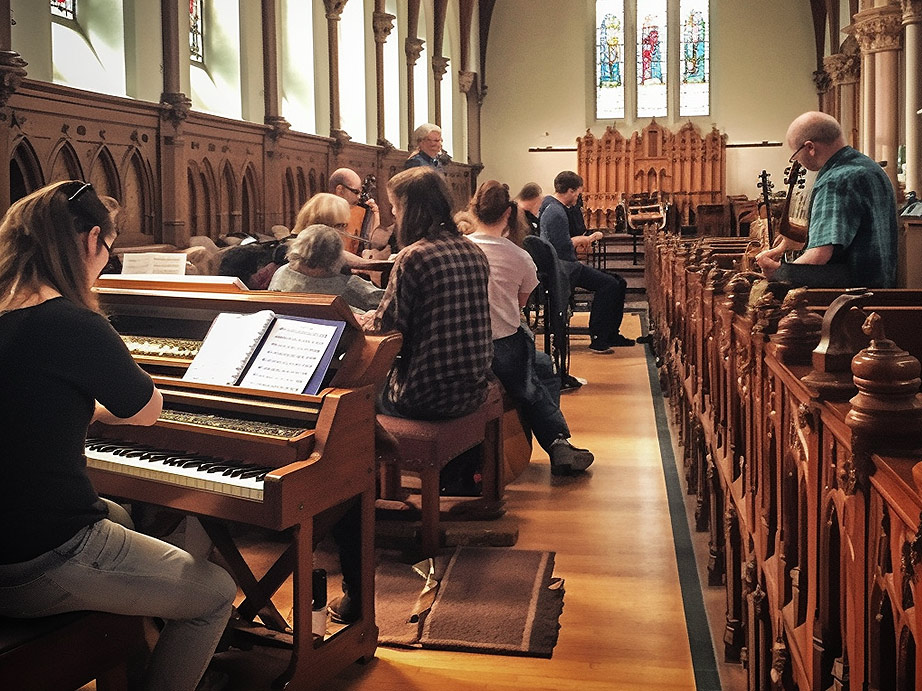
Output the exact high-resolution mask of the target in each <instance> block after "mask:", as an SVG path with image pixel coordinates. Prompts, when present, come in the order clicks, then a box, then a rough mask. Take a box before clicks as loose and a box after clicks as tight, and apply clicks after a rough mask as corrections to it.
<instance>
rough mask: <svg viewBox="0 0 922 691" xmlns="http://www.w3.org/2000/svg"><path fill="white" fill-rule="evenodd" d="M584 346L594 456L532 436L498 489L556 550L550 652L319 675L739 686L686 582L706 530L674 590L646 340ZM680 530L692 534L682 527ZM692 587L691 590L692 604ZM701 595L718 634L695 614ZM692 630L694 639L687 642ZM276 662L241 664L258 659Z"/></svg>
mask: <svg viewBox="0 0 922 691" xmlns="http://www.w3.org/2000/svg"><path fill="white" fill-rule="evenodd" d="M582 316H584V315H577V318H579V317H582ZM624 331H625V334H626V335H627V336H631V337H636V336H639V335H640V319H638V315H636V314H634V315H628V317H626V319H625V329H624ZM539 343H540V337H539ZM587 346H588V337H587V336H574V337H573V339H572V357H571V364H570V371H571V373H572V374H574V375H575V376H578V377H580V378H583V379H586V380H588V382H587V384H585V385H584V386H583V387H582V388H580V389H578V390H575V391H572V392H568V393H566V394H565V395H564V396H563V397H562V400H561V405H562V408H563V410H564V413H565V415H566V418H567V420H568V423H569V425H570V428H571V432H572V440H573V442H574V443H575V444H576V445H577V446H583V447H586V448H589V449H591V450H592V451H593V453H594V454H595V458H596V460H595V463H594V464H593V465H592V467H591V468H590V469H589V471H588V472H586V473H585V474H584V475H582V476H578V477H552V476H551V474H550V466H549V462H548V459H547V456H546V454H544V452H543V451H542V450H541V449H540V447H539V446H537V444H536V445H535V448H534V451H533V454H532V461H531V463H530V464H529V465H528V466H527V467H526V468H525V470H524V471H523V472H522V473H521V474H520V475H519V476H518V477H517V478H516V479H515V480H514V481H513V482H512V483H511V484H510V485H509V486H508V487H507V489H506V507H507V511H508V514H509V515H512V516H514V517H515V518H516V520H517V522H518V531H519V536H518V542H517V543H516V548H519V549H536V550H548V551H554V552H555V553H556V566H555V569H554V574H555V576H559V577H562V578H564V579H565V588H566V595H565V597H564V608H563V613H562V615H561V617H560V633H559V639H558V642H557V646H556V648H555V649H554V652H553V656H552V658H551V659H538V658H528V657H512V656H500V655H483V654H472V653H456V652H445V651H426V650H401V649H394V648H385V647H379V648H378V649H377V653H376V658H375V659H374V660H372V661H371V662H369V663H367V664H354V665H351V666H350V667H349V668H347V669H346V670H345V671H344V672H342V673H341V674H340V675H339V676H338V677H337V678H336V679H334V680H333V681H331V682H330V683H329V684H328V685H327V686H326V687H325V688H329V689H333V690H343V691H345V690H353V689H381V690H391V689H393V690H395V691H396V690H397V689H401V690H406V689H432V688H440V689H452V690H456V689H460V690H463V689H512V688H530V689H539V690H548V691H551V690H554V691H556V690H564V689H580V690H591V689H606V690H610V689H619V690H620V689H656V690H658V691H659V690H667V689H695V688H698V689H708V690H711V689H719V688H721V684H722V687H723V688H724V689H731V690H733V689H742V688H745V680H744V676H743V672H742V670H741V669H740V668H739V666H738V665H736V666H732V667H731V666H724V665H717V667H719V668H720V672H719V673H720V676H721V681H718V677H717V674H718V673H717V671H716V670H715V663H714V653H713V650H716V651H718V658H719V657H720V653H722V647H721V646H720V643H721V642H720V636H721V634H722V625H723V606H722V597H723V596H722V593H723V589H722V588H706V592H705V593H704V598H703V599H704V605H703V606H702V600H701V591H700V590H695V592H694V593H693V597H691V598H689V594H688V593H689V590H688V584H689V583H692V584H693V585H694V586H695V588H698V587H700V586H699V585H698V583H699V582H701V579H703V577H704V576H703V566H704V563H705V561H706V553H707V534H706V533H699V534H695V533H694V532H693V531H692V532H691V543H693V546H694V547H695V551H696V552H698V563H699V572H700V573H701V574H702V575H701V576H699V578H698V579H697V580H695V579H694V577H693V575H692V574H691V573H690V572H691V571H692V570H693V565H689V558H687V556H686V558H685V562H686V563H685V564H684V565H683V566H682V568H684V571H685V576H684V577H683V578H685V580H684V585H685V600H684V601H683V581H682V579H681V578H680V564H679V561H678V560H677V556H676V555H677V551H678V552H679V553H680V554H681V553H683V550H682V549H680V548H677V545H679V546H681V541H680V540H677V541H674V533H675V534H676V535H678V534H679V533H680V532H681V530H677V529H676V528H675V527H674V523H673V520H674V519H673V517H672V516H671V513H670V503H669V496H668V495H669V492H667V484H668V483H669V482H672V485H673V486H672V488H671V496H672V499H673V502H672V506H673V512H675V513H677V514H678V518H679V519H680V520H679V526H680V527H681V524H682V522H683V521H686V520H687V516H686V513H685V511H683V509H686V508H687V509H689V510H690V509H693V505H692V504H691V503H690V502H689V498H688V497H686V496H685V494H684V485H683V486H681V487H680V485H679V483H680V482H681V481H680V480H679V478H681V469H679V470H678V471H677V472H675V473H670V472H669V466H668V464H666V466H665V468H666V472H664V462H663V458H664V456H663V455H661V449H660V443H661V441H660V440H661V438H662V439H664V440H665V443H666V444H669V446H672V444H670V442H669V439H668V437H661V435H660V434H658V426H657V415H659V427H660V429H661V428H662V427H663V425H664V422H665V418H666V417H668V416H669V408H668V402H664V400H663V399H662V397H661V395H660V392H659V390H658V387H657V390H656V391H654V392H653V394H652V395H651V387H650V381H651V371H653V370H652V369H651V367H652V366H651V365H650V364H649V363H648V348H647V346H643V345H639V344H638V345H636V346H634V347H630V348H618V349H615V352H614V353H613V354H610V355H607V356H600V355H595V354H592V353H590V352H589V351H588V347H587ZM657 406H659V407H657ZM657 411H659V412H657ZM663 411H666V414H665V415H664V414H663ZM673 439H674V435H673ZM665 457H666V458H667V460H668V459H670V458H672V457H674V458H679V459H681V454H680V453H678V450H676V449H674V448H670V449H669V450H668V451H667V453H666V456H665ZM679 462H681V461H679ZM673 470H675V468H674V467H673ZM670 475H672V477H671V479H670ZM676 497H678V500H676ZM676 507H678V510H676ZM687 525H688V524H687V523H685V527H684V530H686V531H687V530H688V527H687ZM685 542H686V544H690V543H689V536H688V533H687V532H686V533H685ZM702 549H703V552H702ZM690 552H691V549H690V548H689V550H688V551H687V552H686V555H688V554H690ZM679 559H682V557H681V556H680V557H679ZM689 575H692V580H691V581H689V580H688V577H689ZM689 599H691V600H695V599H697V600H696V601H697V605H698V608H697V609H696V608H695V607H694V606H691V607H690V606H689V602H688V600H689ZM705 607H706V608H707V612H708V617H709V618H710V620H711V622H712V626H711V627H710V629H711V631H713V632H714V634H713V635H708V629H707V623H706V622H702V621H701V620H702V619H704V618H705V615H704V612H705ZM283 611H284V610H283ZM687 615H688V616H689V617H691V618H688V619H687ZM702 631H703V632H704V633H703V636H702V635H701V633H702ZM690 638H691V639H692V640H693V641H695V640H697V643H691V644H690V643H689V640H690ZM702 639H703V640H704V645H702ZM709 644H712V645H713V648H712V647H711V645H709ZM696 651H697V652H696ZM246 655H248V656H249V655H252V653H247V654H246ZM240 662H243V660H240ZM273 662H274V660H273V661H272V662H270V661H269V660H264V661H263V663H267V664H260V662H259V661H257V660H253V662H252V667H251V665H250V664H246V663H245V664H246V666H247V667H251V668H256V667H262V668H264V669H266V668H271V667H274V666H275V665H274V664H273ZM88 688H91V687H88ZM228 688H229V689H231V690H236V689H241V690H243V689H248V690H251V691H257V685H256V682H255V680H254V679H249V680H244V679H242V678H239V677H237V675H234V677H233V678H232V679H231V683H230V685H229V687H228ZM258 688H261V686H260V687H258ZM266 688H268V686H267V687H266Z"/></svg>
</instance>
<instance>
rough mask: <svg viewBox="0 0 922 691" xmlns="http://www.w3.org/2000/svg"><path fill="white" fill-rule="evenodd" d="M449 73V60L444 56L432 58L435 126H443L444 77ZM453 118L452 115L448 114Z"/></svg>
mask: <svg viewBox="0 0 922 691" xmlns="http://www.w3.org/2000/svg"><path fill="white" fill-rule="evenodd" d="M447 71H448V58H446V57H445V56H444V55H433V56H432V77H433V88H432V92H433V98H434V99H435V120H434V121H433V124H435V125H438V126H439V127H441V126H442V77H444V76H445V73H446V72H447ZM448 117H451V113H449V114H448Z"/></svg>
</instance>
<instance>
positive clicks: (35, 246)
mask: <svg viewBox="0 0 922 691" xmlns="http://www.w3.org/2000/svg"><path fill="white" fill-rule="evenodd" d="M95 226H99V237H100V238H106V237H108V236H109V235H112V234H113V233H114V226H113V222H112V216H111V214H110V212H109V210H108V209H107V208H106V206H105V205H104V204H103V202H102V201H100V199H99V197H98V196H97V194H96V192H95V191H94V190H93V187H92V186H91V185H89V184H88V183H84V182H80V181H78V180H68V181H66V182H56V183H53V184H51V185H47V186H45V187H42V188H41V189H39V190H36V191H35V192H33V193H32V194H30V195H28V196H26V197H23V198H22V199H20V200H18V201H17V202H15V203H14V204H13V205H12V206H11V207H10V208H9V210H8V211H7V212H6V215H5V216H4V217H3V221H2V222H0V302H5V301H6V300H8V299H10V298H11V297H12V296H14V295H15V294H16V293H18V292H20V291H35V290H38V289H39V287H40V286H41V285H48V286H51V287H52V288H54V289H55V290H57V291H58V292H59V293H60V294H61V295H63V296H64V297H65V298H67V299H68V300H70V301H71V302H73V303H75V304H78V305H82V306H83V307H86V308H88V309H91V310H94V311H99V302H98V301H97V299H96V296H95V295H94V294H93V292H92V291H91V290H90V276H88V275H87V261H86V260H87V250H86V249H85V245H84V243H83V241H82V235H83V233H89V232H90V231H91V230H92V229H93V228H94V227H95ZM102 251H104V248H103V247H100V246H97V252H102Z"/></svg>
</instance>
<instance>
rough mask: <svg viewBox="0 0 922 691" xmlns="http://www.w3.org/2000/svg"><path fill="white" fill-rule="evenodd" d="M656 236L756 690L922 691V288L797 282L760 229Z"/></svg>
mask: <svg viewBox="0 0 922 691" xmlns="http://www.w3.org/2000/svg"><path fill="white" fill-rule="evenodd" d="M645 242H646V246H645V250H646V256H647V267H646V270H647V274H648V275H647V282H646V285H647V286H648V287H649V290H650V294H649V299H650V315H651V322H652V328H653V330H654V343H655V350H656V353H657V358H658V364H659V365H660V366H661V369H660V372H661V383H662V386H663V388H664V391H666V392H667V394H668V396H669V400H670V403H671V407H672V412H673V415H674V418H673V419H674V422H675V425H676V428H677V430H678V434H679V443H680V444H681V446H682V448H683V452H682V453H683V463H684V469H685V481H686V488H687V492H688V493H689V494H693V495H695V497H696V506H697V510H696V524H697V525H696V528H697V530H699V531H706V532H707V533H708V534H709V562H708V568H707V571H708V585H709V586H712V587H720V588H723V589H724V590H725V593H726V622H725V630H724V636H723V651H722V653H723V657H724V658H725V660H726V661H730V662H739V663H741V664H742V665H743V666H744V668H745V669H746V673H747V678H748V688H749V689H786V690H789V689H800V690H802V691H803V690H806V689H815V690H818V691H819V690H825V689H897V690H900V689H905V690H907V691H908V690H910V689H915V688H917V687H916V684H917V681H916V680H917V679H922V667H920V660H919V659H918V656H917V654H916V640H918V638H919V635H920V631H922V629H920V627H922V607H920V608H917V607H915V598H917V597H922V585H920V580H919V573H918V572H919V568H920V563H922V522H920V514H922V395H920V394H919V385H920V379H919V371H920V368H919V362H918V358H920V357H922V293H920V292H919V291H913V290H874V291H865V290H860V289H857V290H852V291H846V290H844V289H840V290H837V289H803V288H801V289H796V290H792V289H791V286H790V285H787V284H783V283H779V282H769V281H765V280H764V279H761V276H760V275H758V274H756V273H754V272H751V271H747V270H746V268H747V267H749V266H751V265H752V263H751V261H750V260H751V256H752V253H753V249H754V248H753V247H752V243H751V242H750V241H749V239H748V238H681V237H678V236H675V235H672V234H663V233H656V232H653V231H648V232H647V233H646V236H645ZM718 654H720V652H719V653H718Z"/></svg>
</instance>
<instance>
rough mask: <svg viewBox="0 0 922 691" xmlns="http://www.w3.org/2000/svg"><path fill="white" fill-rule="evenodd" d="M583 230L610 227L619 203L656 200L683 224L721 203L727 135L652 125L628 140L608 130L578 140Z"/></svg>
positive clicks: (635, 133)
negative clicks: (670, 207) (671, 209)
mask: <svg viewBox="0 0 922 691" xmlns="http://www.w3.org/2000/svg"><path fill="white" fill-rule="evenodd" d="M576 142H577V144H576V146H577V158H578V170H577V172H578V173H579V174H580V175H581V176H582V178H583V182H584V187H583V208H584V213H585V214H586V226H587V227H589V228H612V227H614V226H615V213H616V209H617V207H618V205H619V204H620V203H621V201H622V200H623V199H629V198H630V197H631V196H632V195H637V194H643V195H657V196H658V197H659V198H660V199H661V200H662V201H665V202H668V203H670V204H672V205H673V206H674V207H675V209H676V210H677V212H678V214H679V218H680V219H681V222H682V223H683V224H684V225H687V224H688V222H689V217H690V216H691V215H692V213H693V212H695V211H696V210H697V208H698V205H699V204H723V203H724V201H725V199H726V188H727V148H726V147H727V135H725V134H721V133H720V132H718V131H717V129H716V128H714V129H712V130H711V131H710V132H709V133H708V134H706V135H704V136H702V135H701V132H700V130H699V129H698V128H697V127H696V126H695V125H694V124H692V123H691V122H687V123H685V124H684V125H683V126H682V127H681V128H680V129H679V131H678V132H676V133H673V132H670V131H669V130H668V129H667V128H665V127H663V126H662V125H660V124H659V123H657V122H656V120H653V121H652V122H651V123H650V124H649V125H647V126H646V127H645V128H643V130H642V131H640V132H634V133H633V134H632V135H631V136H630V137H629V138H626V137H624V135H622V134H621V133H620V132H618V131H617V130H615V129H612V128H611V127H608V128H607V129H606V130H605V133H604V134H603V135H602V136H601V137H596V136H595V135H593V134H592V132H590V131H588V130H587V131H586V135H585V136H584V137H579V138H578V139H577V140H576Z"/></svg>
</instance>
